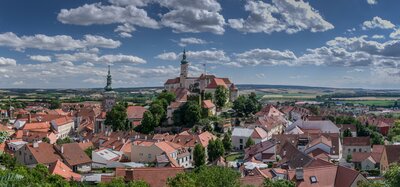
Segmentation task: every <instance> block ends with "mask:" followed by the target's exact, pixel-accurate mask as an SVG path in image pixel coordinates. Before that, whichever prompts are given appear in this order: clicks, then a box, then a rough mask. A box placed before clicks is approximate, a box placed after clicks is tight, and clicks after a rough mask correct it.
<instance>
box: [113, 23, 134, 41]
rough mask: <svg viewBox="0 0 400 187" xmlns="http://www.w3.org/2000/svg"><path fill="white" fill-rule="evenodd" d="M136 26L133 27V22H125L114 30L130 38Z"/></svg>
mask: <svg viewBox="0 0 400 187" xmlns="http://www.w3.org/2000/svg"><path fill="white" fill-rule="evenodd" d="M135 30H136V29H135V27H133V26H132V25H131V24H129V23H124V24H123V25H119V26H118V27H117V28H116V29H115V30H114V32H119V35H120V36H121V37H122V38H130V37H132V34H131V33H132V32H133V31H135Z"/></svg>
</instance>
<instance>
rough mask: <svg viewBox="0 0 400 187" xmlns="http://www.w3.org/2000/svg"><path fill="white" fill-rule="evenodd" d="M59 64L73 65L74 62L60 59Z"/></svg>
mask: <svg viewBox="0 0 400 187" xmlns="http://www.w3.org/2000/svg"><path fill="white" fill-rule="evenodd" d="M58 63H59V64H60V65H61V66H74V63H72V62H70V61H61V62H58Z"/></svg>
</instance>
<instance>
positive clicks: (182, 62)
mask: <svg viewBox="0 0 400 187" xmlns="http://www.w3.org/2000/svg"><path fill="white" fill-rule="evenodd" d="M187 63H189V62H188V61H187V60H186V50H185V49H183V55H182V60H181V64H187Z"/></svg>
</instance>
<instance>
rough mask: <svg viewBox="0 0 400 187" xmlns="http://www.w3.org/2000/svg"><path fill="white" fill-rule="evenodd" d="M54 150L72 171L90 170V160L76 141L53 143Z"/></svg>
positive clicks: (84, 171)
mask: <svg viewBox="0 0 400 187" xmlns="http://www.w3.org/2000/svg"><path fill="white" fill-rule="evenodd" d="M54 147H55V150H56V151H57V153H58V154H59V155H60V156H61V158H62V159H63V161H64V163H65V164H66V165H67V166H68V167H70V168H72V171H74V172H81V173H86V172H89V171H91V170H92V160H91V159H90V158H89V156H87V155H86V153H85V152H84V151H83V150H82V149H81V148H80V146H79V144H78V143H76V142H75V143H67V144H62V145H55V146H54Z"/></svg>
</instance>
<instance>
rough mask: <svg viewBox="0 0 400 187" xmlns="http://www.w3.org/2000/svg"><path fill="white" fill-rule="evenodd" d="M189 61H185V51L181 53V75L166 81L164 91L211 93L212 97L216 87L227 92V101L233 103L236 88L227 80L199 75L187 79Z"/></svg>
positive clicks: (236, 92)
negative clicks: (220, 87) (222, 88)
mask: <svg viewBox="0 0 400 187" xmlns="http://www.w3.org/2000/svg"><path fill="white" fill-rule="evenodd" d="M189 64H190V63H189V61H187V59H186V51H185V50H184V51H183V55H182V60H181V73H180V76H179V77H176V78H173V79H168V80H167V81H166V82H165V83H164V88H165V90H168V91H170V92H174V93H176V95H177V96H178V95H179V93H181V92H191V93H193V92H197V93H212V94H213V95H214V92H215V90H216V89H217V87H218V86H222V87H225V88H226V89H228V90H229V100H230V101H234V100H235V99H236V98H237V97H238V95H239V93H238V92H239V91H238V88H237V87H236V86H235V84H233V83H232V82H231V80H229V78H220V77H216V76H215V75H208V74H206V73H203V74H201V75H200V76H199V77H189V76H188V74H189Z"/></svg>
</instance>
